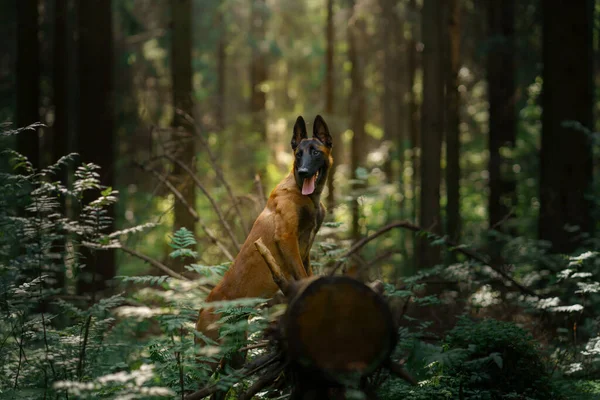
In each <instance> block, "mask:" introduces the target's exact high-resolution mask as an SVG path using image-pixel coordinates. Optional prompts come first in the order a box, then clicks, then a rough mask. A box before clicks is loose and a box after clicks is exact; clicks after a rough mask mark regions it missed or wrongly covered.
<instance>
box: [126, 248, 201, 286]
mask: <svg viewBox="0 0 600 400" xmlns="http://www.w3.org/2000/svg"><path fill="white" fill-rule="evenodd" d="M117 248H119V249H121V250H123V251H124V252H125V253H127V254H131V255H132V256H134V257H137V258H139V259H141V260H144V261H146V262H147V263H148V264H150V265H152V266H153V267H156V268H158V269H160V270H161V271H163V272H165V273H166V274H167V275H170V276H172V277H173V278H176V279H181V280H184V281H189V280H190V279H188V278H186V277H185V276H183V275H181V274H178V273H177V272H175V271H173V270H172V269H171V268H169V267H167V266H166V265H164V264H163V263H161V262H159V261H156V260H155V259H153V258H150V257H148V256H147V255H145V254H142V253H139V252H137V251H135V250H133V249H130V248H129V247H125V246H123V245H120V246H119V247H117Z"/></svg>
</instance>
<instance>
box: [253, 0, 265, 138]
mask: <svg viewBox="0 0 600 400" xmlns="http://www.w3.org/2000/svg"><path fill="white" fill-rule="evenodd" d="M250 10H251V13H250V36H251V41H252V43H251V47H252V60H251V62H250V92H251V97H250V113H251V114H252V125H253V126H252V129H253V130H254V132H258V133H260V134H262V135H263V139H266V137H267V136H266V135H267V132H266V129H267V126H266V103H267V96H266V93H265V92H264V91H263V90H262V88H261V84H262V83H263V82H265V81H266V80H267V61H266V52H265V49H264V48H263V46H264V42H265V32H266V23H267V21H266V12H267V4H266V2H265V0H252V1H251V8H250Z"/></svg>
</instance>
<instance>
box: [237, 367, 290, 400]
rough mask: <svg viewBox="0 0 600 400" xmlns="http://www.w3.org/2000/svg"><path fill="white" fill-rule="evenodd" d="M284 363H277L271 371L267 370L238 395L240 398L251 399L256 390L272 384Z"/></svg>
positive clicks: (282, 368) (242, 399)
mask: <svg viewBox="0 0 600 400" xmlns="http://www.w3.org/2000/svg"><path fill="white" fill-rule="evenodd" d="M285 367H286V364H283V365H278V366H276V367H275V368H273V369H272V370H271V371H268V372H267V373H265V374H264V375H263V376H261V377H260V378H259V379H258V380H257V381H256V382H254V384H253V385H252V386H250V387H249V388H248V390H247V391H246V392H245V393H244V394H242V395H241V396H240V400H251V399H252V397H254V395H256V394H257V393H258V392H260V391H261V390H263V389H264V388H266V387H267V386H269V385H270V384H272V383H273V382H274V381H275V379H277V377H279V375H280V374H281V372H282V371H283V370H284V369H285Z"/></svg>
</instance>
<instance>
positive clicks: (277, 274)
mask: <svg viewBox="0 0 600 400" xmlns="http://www.w3.org/2000/svg"><path fill="white" fill-rule="evenodd" d="M254 247H256V250H258V252H259V253H260V255H261V256H262V258H263V259H264V260H265V262H266V263H267V266H268V267H269V270H270V271H271V275H273V280H274V281H275V283H276V284H277V286H279V289H281V291H282V292H283V294H285V295H287V294H288V293H289V287H290V283H289V282H288V280H287V279H286V277H285V276H284V275H283V272H281V268H279V265H277V261H275V258H274V257H273V254H271V251H269V249H268V248H267V246H265V244H264V243H263V241H262V238H258V240H257V241H255V242H254Z"/></svg>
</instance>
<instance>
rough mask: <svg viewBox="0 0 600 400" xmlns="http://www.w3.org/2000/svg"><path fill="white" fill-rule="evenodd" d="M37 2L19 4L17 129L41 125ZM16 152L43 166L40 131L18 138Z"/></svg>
mask: <svg viewBox="0 0 600 400" xmlns="http://www.w3.org/2000/svg"><path fill="white" fill-rule="evenodd" d="M38 17H39V12H38V0H19V1H17V66H16V69H17V107H16V108H17V109H16V123H17V127H24V126H27V125H30V124H33V123H35V122H40V112H39V97H40V43H39V40H38V32H39V21H38ZM17 151H19V152H20V153H21V154H24V155H25V156H27V158H28V159H29V161H31V163H32V164H33V166H34V167H36V168H39V167H40V145H39V136H38V130H37V129H35V130H33V131H30V130H27V131H23V132H21V133H20V134H19V135H18V136H17Z"/></svg>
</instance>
